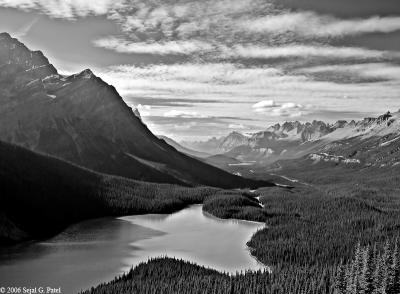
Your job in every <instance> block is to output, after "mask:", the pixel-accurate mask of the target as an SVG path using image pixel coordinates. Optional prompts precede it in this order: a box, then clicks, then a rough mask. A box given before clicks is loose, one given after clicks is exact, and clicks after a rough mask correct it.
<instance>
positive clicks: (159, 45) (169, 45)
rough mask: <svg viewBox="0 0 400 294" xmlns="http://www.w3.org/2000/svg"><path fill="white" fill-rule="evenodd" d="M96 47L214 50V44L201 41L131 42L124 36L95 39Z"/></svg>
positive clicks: (180, 51)
mask: <svg viewBox="0 0 400 294" xmlns="http://www.w3.org/2000/svg"><path fill="white" fill-rule="evenodd" d="M93 44H94V45H95V46H96V47H101V48H105V49H109V50H114V51H116V52H119V53H135V54H158V55H169V54H172V55H174V54H177V55H189V54H193V53H201V52H204V51H211V50H213V48H214V47H213V46H212V45H211V44H209V43H206V42H201V41H168V42H129V41H127V40H125V39H122V38H117V37H108V38H103V39H98V40H94V41H93Z"/></svg>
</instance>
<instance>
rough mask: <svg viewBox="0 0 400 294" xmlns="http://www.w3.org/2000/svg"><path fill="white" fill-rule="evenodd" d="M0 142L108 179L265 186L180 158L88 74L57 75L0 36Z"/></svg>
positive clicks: (40, 59) (33, 55)
mask: <svg viewBox="0 0 400 294" xmlns="http://www.w3.org/2000/svg"><path fill="white" fill-rule="evenodd" d="M0 140H3V141H6V142H10V143H13V144H17V145H20V146H23V147H26V148H29V149H31V150H34V151H39V152H43V153H47V154H51V155H54V156H57V157H59V158H62V159H64V160H67V161H70V162H73V163H76V164H78V165H81V166H84V167H87V168H90V169H93V170H96V171H99V172H102V173H107V174H114V175H119V176H124V177H128V178H132V179H139V180H145V181H151V182H166V183H177V184H184V185H208V186H218V187H224V188H232V187H248V186H260V185H269V183H266V182H254V181H252V180H248V179H243V178H240V177H237V176H234V175H232V174H229V173H227V172H224V171H222V170H220V169H217V168H215V167H212V166H209V165H207V164H205V163H203V162H201V161H199V160H196V159H194V158H192V157H190V156H187V155H184V154H182V153H180V152H178V151H177V150H176V149H175V148H173V147H172V146H170V145H168V144H167V143H165V141H164V140H160V139H158V138H157V137H156V136H154V135H153V134H152V133H151V132H150V131H149V130H148V128H147V127H146V125H144V124H143V123H142V121H141V120H140V118H139V117H138V116H137V115H135V113H134V111H132V109H131V108H130V107H128V106H127V105H126V104H125V103H124V101H123V99H122V97H121V96H120V95H119V94H118V92H117V91H116V89H115V88H114V87H113V86H111V85H108V84H107V83H105V82H104V81H103V80H102V79H100V78H99V77H97V76H95V75H94V74H93V73H92V72H91V71H90V70H89V69H86V70H84V71H82V72H80V73H78V74H73V75H70V76H64V75H60V74H58V72H57V70H56V69H55V68H54V66H53V65H51V64H50V63H49V61H48V59H47V58H46V57H45V56H44V55H43V53H42V52H40V51H31V50H29V49H28V48H27V47H26V46H25V45H24V44H22V43H20V42H19V41H18V40H17V39H14V38H12V37H11V36H10V35H9V34H7V33H2V34H0Z"/></svg>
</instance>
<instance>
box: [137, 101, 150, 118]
mask: <svg viewBox="0 0 400 294" xmlns="http://www.w3.org/2000/svg"><path fill="white" fill-rule="evenodd" d="M137 109H138V110H139V113H140V116H141V117H145V116H150V115H151V114H150V113H151V112H150V110H151V106H150V105H142V104H138V106H137Z"/></svg>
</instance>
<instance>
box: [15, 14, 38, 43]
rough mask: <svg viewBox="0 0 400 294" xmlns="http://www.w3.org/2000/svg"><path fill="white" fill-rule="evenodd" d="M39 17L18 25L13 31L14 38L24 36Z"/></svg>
mask: <svg viewBox="0 0 400 294" xmlns="http://www.w3.org/2000/svg"><path fill="white" fill-rule="evenodd" d="M38 20H39V17H35V18H34V19H33V20H32V21H30V22H28V23H27V24H25V25H23V26H22V27H20V28H19V29H18V30H17V31H16V32H15V33H14V35H15V37H16V38H22V37H25V36H26V34H28V33H29V31H30V30H31V29H32V27H33V26H34V25H35V24H36V23H37V22H38Z"/></svg>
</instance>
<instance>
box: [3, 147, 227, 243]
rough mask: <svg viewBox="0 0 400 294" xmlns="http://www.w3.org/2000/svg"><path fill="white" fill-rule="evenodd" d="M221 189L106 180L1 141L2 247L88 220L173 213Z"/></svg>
mask: <svg viewBox="0 0 400 294" xmlns="http://www.w3.org/2000/svg"><path fill="white" fill-rule="evenodd" d="M219 190H220V189H217V188H209V187H197V188H188V187H180V186H176V185H169V184H154V183H145V182H139V181H134V180H129V179H126V178H121V177H114V176H108V175H104V174H100V173H96V172H93V171H90V170H88V169H85V168H82V167H79V166H76V165H73V164H70V163H67V162H65V161H62V160H59V159H57V158H54V157H50V156H46V155H42V154H37V153H34V152H31V151H29V150H26V149H24V148H21V147H17V146H14V145H10V144H6V143H2V142H0V244H5V243H13V242H18V241H21V240H24V239H28V238H46V237H49V236H51V235H53V234H56V233H58V232H59V231H61V230H63V229H64V228H65V227H66V226H68V225H70V224H72V223H74V222H78V221H81V220H84V219H88V218H94V217H103V216H112V215H126V214H141V213H169V212H173V211H176V210H179V209H181V208H183V207H185V206H187V205H189V204H193V203H201V202H202V201H203V200H204V199H205V198H206V197H208V196H210V195H212V194H215V193H216V192H218V191H219Z"/></svg>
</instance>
